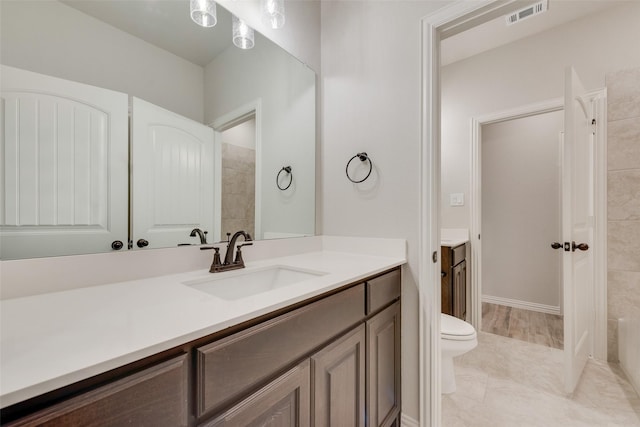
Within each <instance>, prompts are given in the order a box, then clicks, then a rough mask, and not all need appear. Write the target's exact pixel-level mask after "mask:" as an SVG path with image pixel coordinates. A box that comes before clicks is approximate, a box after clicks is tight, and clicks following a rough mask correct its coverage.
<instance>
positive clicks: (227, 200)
mask: <svg viewBox="0 0 640 427" xmlns="http://www.w3.org/2000/svg"><path fill="white" fill-rule="evenodd" d="M255 180H256V150H253V149H250V148H245V147H239V146H237V145H232V144H226V143H225V144H222V202H221V210H222V230H221V231H222V233H221V236H220V237H221V238H222V239H225V235H226V233H232V234H233V233H235V232H236V231H238V230H244V231H246V232H248V233H249V234H251V235H252V236H255V222H256V221H255V215H256V214H255V213H256V186H255Z"/></svg>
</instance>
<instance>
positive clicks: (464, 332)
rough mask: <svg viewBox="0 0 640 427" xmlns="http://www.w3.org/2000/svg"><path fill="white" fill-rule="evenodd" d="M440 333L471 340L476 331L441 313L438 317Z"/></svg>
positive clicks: (467, 324)
mask: <svg viewBox="0 0 640 427" xmlns="http://www.w3.org/2000/svg"><path fill="white" fill-rule="evenodd" d="M440 333H441V334H442V335H447V336H450V337H458V338H460V337H469V338H471V337H472V336H474V335H475V334H476V330H475V328H474V327H473V326H471V325H470V324H469V323H467V322H465V321H464V320H461V319H458V318H457V317H453V316H449V315H448V314H444V313H442V314H441V317H440Z"/></svg>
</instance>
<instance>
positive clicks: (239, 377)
mask: <svg viewBox="0 0 640 427" xmlns="http://www.w3.org/2000/svg"><path fill="white" fill-rule="evenodd" d="M364 294H365V289H364V284H359V285H356V286H354V287H352V288H349V289H347V290H345V291H342V292H339V293H337V294H335V295H332V296H329V297H327V298H324V299H321V300H319V301H316V302H314V303H312V304H309V305H307V306H304V307H301V308H299V309H296V310H294V311H291V312H289V313H286V314H283V315H282V316H279V317H276V318H274V319H271V320H269V321H266V322H264V323H261V324H259V325H256V326H254V327H252V328H249V329H247V330H244V331H241V332H238V333H237V334H234V335H231V336H228V337H226V338H223V339H221V340H219V341H215V342H213V343H211V344H208V345H206V346H203V347H199V348H198V349H197V382H198V390H197V410H198V417H202V416H203V415H205V414H208V413H209V412H212V411H214V410H221V409H224V408H225V407H227V406H229V405H230V404H232V403H235V402H236V401H237V400H238V399H239V398H241V397H242V396H244V395H246V394H247V393H248V392H249V391H251V390H253V389H255V388H257V387H259V386H261V385H263V384H265V383H266V382H267V381H268V380H269V379H270V378H272V377H273V376H274V375H276V374H277V373H279V372H281V371H282V370H283V369H285V368H286V367H287V366H290V365H291V364H293V363H294V362H296V361H298V360H300V359H301V358H302V357H304V356H305V355H307V354H309V353H310V352H311V351H313V350H314V349H315V348H317V347H319V346H320V345H322V344H324V343H325V342H327V341H328V340H330V339H331V338H333V337H335V336H336V335H338V334H340V333H341V332H343V331H345V330H347V329H348V328H350V327H351V326H353V325H355V324H357V323H358V322H360V321H362V320H363V318H364V300H365V299H364Z"/></svg>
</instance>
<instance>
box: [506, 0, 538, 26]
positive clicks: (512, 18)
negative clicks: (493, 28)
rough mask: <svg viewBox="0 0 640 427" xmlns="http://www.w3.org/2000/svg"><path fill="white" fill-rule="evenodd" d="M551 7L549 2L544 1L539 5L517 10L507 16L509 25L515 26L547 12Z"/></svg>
mask: <svg viewBox="0 0 640 427" xmlns="http://www.w3.org/2000/svg"><path fill="white" fill-rule="evenodd" d="M548 7H549V0H542V1H540V2H538V3H535V4H532V5H531V6H527V7H525V8H523V9H520V10H517V11H515V12H513V13H510V14H509V15H507V16H505V18H506V19H507V25H513V24H515V23H517V22H520V21H523V20H525V19H527V18H531V17H532V16H536V15H538V14H540V13H542V12H545V11H546V10H547V8H548Z"/></svg>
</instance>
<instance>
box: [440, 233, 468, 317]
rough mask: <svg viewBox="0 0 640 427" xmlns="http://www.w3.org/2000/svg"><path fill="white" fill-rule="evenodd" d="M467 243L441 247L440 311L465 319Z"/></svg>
mask: <svg viewBox="0 0 640 427" xmlns="http://www.w3.org/2000/svg"><path fill="white" fill-rule="evenodd" d="M466 253H467V245H466V243H463V244H461V245H458V246H454V247H450V246H442V248H441V260H442V262H441V264H442V274H441V276H442V279H441V282H442V283H441V285H442V287H441V298H442V300H441V308H442V309H441V311H442V312H443V313H445V314H449V315H451V316H455V317H457V318H459V319H462V320H465V319H466V316H467V261H466Z"/></svg>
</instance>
